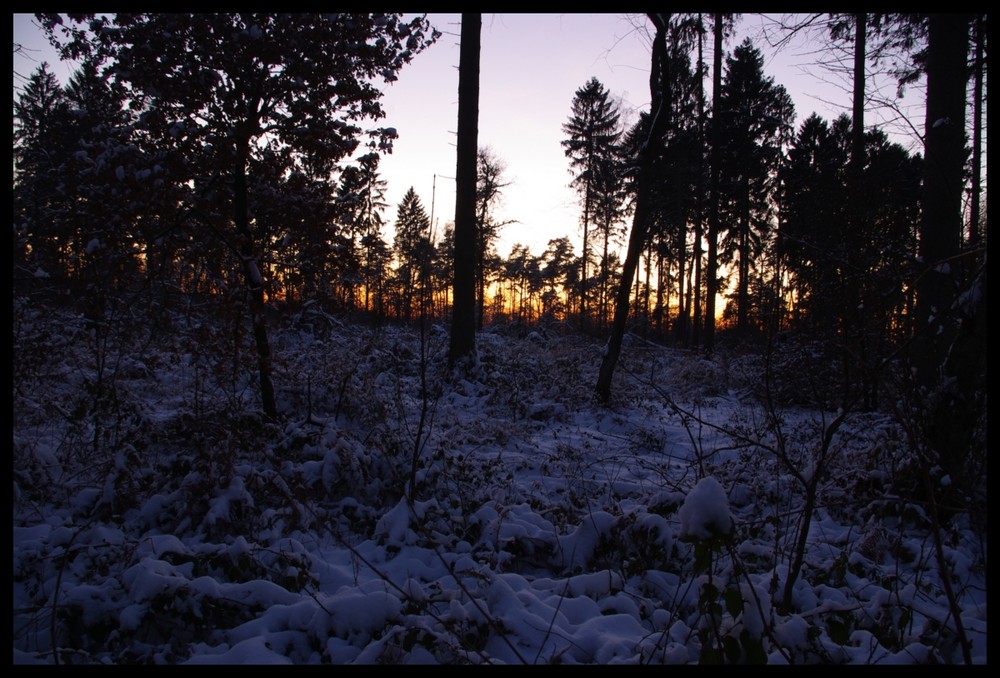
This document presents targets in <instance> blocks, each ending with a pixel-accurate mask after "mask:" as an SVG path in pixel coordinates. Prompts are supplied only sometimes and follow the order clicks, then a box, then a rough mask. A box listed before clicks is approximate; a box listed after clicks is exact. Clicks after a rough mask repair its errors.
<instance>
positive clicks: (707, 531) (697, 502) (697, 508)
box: [680, 476, 733, 539]
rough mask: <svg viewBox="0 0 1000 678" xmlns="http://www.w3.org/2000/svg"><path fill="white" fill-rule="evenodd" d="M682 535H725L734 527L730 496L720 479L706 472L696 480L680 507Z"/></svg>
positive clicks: (685, 536) (700, 537)
mask: <svg viewBox="0 0 1000 678" xmlns="http://www.w3.org/2000/svg"><path fill="white" fill-rule="evenodd" d="M680 519H681V531H680V536H681V537H682V538H693V539H711V538H712V537H714V536H724V535H728V534H729V533H730V532H731V531H732V529H733V517H732V514H730V512H729V500H728V499H727V498H726V492H725V490H723V489H722V485H720V484H719V481H718V480H716V479H715V478H713V477H712V476H707V477H705V478H702V479H701V480H699V481H698V484H697V485H695V486H694V487H693V488H692V489H691V491H690V492H689V493H688V495H687V497H686V498H685V499H684V505H683V506H681V510H680Z"/></svg>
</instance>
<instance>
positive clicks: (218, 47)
mask: <svg viewBox="0 0 1000 678" xmlns="http://www.w3.org/2000/svg"><path fill="white" fill-rule="evenodd" d="M70 16H71V19H72V20H73V21H74V22H75V23H76V24H77V25H79V24H83V23H86V24H87V25H88V26H89V29H90V33H89V34H87V35H84V34H82V33H81V31H80V30H79V28H76V29H74V28H69V29H67V28H59V27H60V26H62V24H63V20H62V18H61V17H60V16H59V15H56V14H40V15H38V18H39V20H40V21H41V22H42V24H43V26H44V27H45V28H46V30H47V31H48V33H49V35H50V36H51V37H52V38H53V39H54V40H55V41H56V42H62V43H63V54H64V55H65V56H79V55H81V54H83V55H85V54H89V53H96V54H97V55H98V56H100V57H102V58H105V59H108V60H109V62H110V64H111V65H110V66H109V68H110V69H111V72H112V73H113V74H114V77H115V78H116V80H117V81H119V82H121V83H123V84H124V85H126V86H127V87H128V88H129V90H130V96H131V98H132V106H133V108H134V109H137V110H141V111H142V115H141V117H140V126H141V128H142V130H143V132H144V133H145V134H148V135H150V137H151V138H153V139H155V140H156V143H157V144H158V146H159V147H160V148H163V149H164V150H169V151H170V155H171V157H172V158H174V159H175V162H174V164H173V167H172V168H171V169H172V171H173V175H174V176H173V178H174V180H175V181H179V182H186V181H191V180H193V181H196V182H202V183H203V184H211V183H213V182H214V181H216V180H218V181H220V182H222V183H224V184H225V185H226V189H227V193H228V200H229V206H230V208H229V215H228V219H227V222H228V223H224V224H217V226H218V227H219V228H220V231H221V232H222V233H225V240H226V241H227V243H228V246H229V247H230V248H231V249H232V250H233V251H234V252H235V254H236V258H237V260H238V262H239V266H240V269H241V274H242V278H243V281H244V285H245V286H246V288H247V290H248V292H249V296H250V300H251V304H250V306H251V321H252V327H253V335H254V340H255V343H256V347H257V354H258V372H259V377H260V389H261V401H262V405H263V409H264V413H265V414H266V415H267V416H269V417H274V416H276V415H277V405H276V402H275V398H274V386H273V383H272V377H271V349H270V343H269V341H268V336H267V327H266V322H265V319H264V313H263V309H264V302H265V296H264V286H265V285H264V275H263V271H262V267H261V258H262V256H263V255H264V254H265V253H264V252H263V247H265V242H264V238H262V234H261V233H260V232H259V228H258V225H257V224H256V223H255V221H254V218H253V214H252V209H251V196H250V194H249V188H248V187H249V186H250V185H251V184H252V183H253V180H252V177H249V178H248V171H252V167H253V162H254V159H255V158H258V157H259V156H260V154H261V153H262V152H263V151H264V150H265V149H266V150H267V151H268V152H269V153H271V154H272V158H271V160H269V161H270V162H279V163H281V164H283V166H284V167H286V168H289V169H291V168H299V169H301V170H302V171H305V172H307V173H309V174H312V175H314V176H328V175H329V174H330V172H331V171H332V170H333V169H334V168H335V165H336V163H337V162H338V161H340V160H341V159H342V158H344V157H345V156H347V155H349V154H350V153H352V152H353V151H354V150H355V148H357V146H358V144H359V137H360V136H361V135H362V133H363V132H362V129H361V128H360V127H359V126H358V123H359V122H360V121H362V120H364V119H369V120H377V119H379V118H381V117H383V115H384V114H383V111H382V108H381V105H380V102H379V100H380V98H381V92H380V91H379V90H378V89H377V87H376V85H375V82H376V81H377V80H378V79H382V80H384V81H386V82H391V81H393V80H395V79H396V77H397V73H398V72H399V71H400V69H402V67H403V66H404V65H405V64H407V63H408V62H409V61H410V60H411V59H412V58H413V56H414V55H415V54H417V53H419V52H420V51H421V50H423V49H424V48H425V47H426V46H427V45H429V44H431V43H432V42H433V41H434V40H435V39H436V38H437V34H436V32H431V31H430V28H429V25H428V24H427V22H426V20H424V19H423V18H417V19H413V20H411V21H402V20H401V18H400V15H394V14H264V13H257V14H243V13H232V14H229V13H212V14H207V13H205V14H171V13H165V14H117V15H115V16H114V17H113V18H111V19H108V18H105V17H103V16H102V17H97V16H96V15H94V14H89V15H79V14H77V15H70ZM58 34H62V35H64V36H66V37H65V38H60V37H59V35H58ZM367 134H368V136H369V138H370V139H371V144H372V145H373V146H374V147H375V148H380V149H387V148H389V147H390V145H391V142H392V139H393V138H394V136H395V130H394V129H391V128H378V129H372V130H370V131H369V132H368V133H367Z"/></svg>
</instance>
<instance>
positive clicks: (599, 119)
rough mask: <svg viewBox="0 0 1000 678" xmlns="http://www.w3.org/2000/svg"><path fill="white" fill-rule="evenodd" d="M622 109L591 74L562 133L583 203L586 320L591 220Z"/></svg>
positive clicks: (582, 304) (583, 313) (583, 305)
mask: <svg viewBox="0 0 1000 678" xmlns="http://www.w3.org/2000/svg"><path fill="white" fill-rule="evenodd" d="M619 119H620V113H619V112H618V107H617V106H616V105H615V104H614V103H613V102H612V101H611V100H610V93H609V92H608V91H607V90H606V89H605V88H604V85H603V84H601V81H600V80H598V79H597V78H591V79H590V80H588V81H587V83H586V84H585V85H584V86H583V87H581V88H580V89H578V90H577V91H576V94H575V95H574V97H573V103H572V114H571V115H570V118H569V122H567V123H566V124H564V125H563V133H564V134H567V135H569V136H568V138H566V139H564V140H563V142H562V145H563V148H564V149H565V153H566V156H567V157H568V158H569V159H570V166H571V171H572V172H575V174H574V176H573V181H572V185H573V186H574V187H575V188H576V190H577V192H578V193H579V195H580V199H581V202H582V204H583V215H582V217H581V220H582V222H583V251H582V254H581V260H582V265H583V270H582V273H581V281H580V282H581V287H580V318H581V321H583V322H586V321H587V313H588V310H587V286H588V279H587V265H588V262H589V259H590V257H591V254H590V228H591V222H592V220H593V219H594V218H595V215H596V214H597V206H598V205H599V203H600V199H599V197H600V193H601V190H602V188H603V189H606V188H607V183H606V182H602V181H601V173H602V168H606V167H607V165H608V164H609V163H612V162H614V156H615V146H616V144H617V143H618V139H619V137H620V136H621V130H620V128H619Z"/></svg>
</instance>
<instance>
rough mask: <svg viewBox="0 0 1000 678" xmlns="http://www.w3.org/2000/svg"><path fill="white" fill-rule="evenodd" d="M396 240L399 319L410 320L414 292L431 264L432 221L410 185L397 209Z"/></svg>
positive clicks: (394, 247) (394, 245)
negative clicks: (429, 252)
mask: <svg viewBox="0 0 1000 678" xmlns="http://www.w3.org/2000/svg"><path fill="white" fill-rule="evenodd" d="M395 226H396V237H395V240H394V241H393V252H394V254H395V257H396V285H397V288H398V298H399V308H398V310H397V316H398V317H402V318H403V319H404V320H410V318H411V312H412V310H413V293H414V291H416V290H417V288H418V285H419V283H420V282H421V280H422V277H421V276H422V275H424V271H425V267H426V266H427V265H428V263H429V262H428V248H431V249H432V246H431V244H430V231H431V220H430V218H429V217H428V216H427V212H426V211H424V206H423V204H422V203H421V202H420V198H419V196H417V193H416V191H414V190H413V187H412V186H411V187H410V188H409V190H407V191H406V194H405V195H404V196H403V199H402V201H400V203H399V205H398V206H397V207H396V224H395Z"/></svg>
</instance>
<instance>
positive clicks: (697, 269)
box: [691, 14, 705, 346]
mask: <svg viewBox="0 0 1000 678" xmlns="http://www.w3.org/2000/svg"><path fill="white" fill-rule="evenodd" d="M704 36H705V31H704V24H703V23H702V16H701V14H698V180H697V183H696V189H695V190H696V192H697V195H696V196H695V215H694V315H693V316H692V318H691V346H698V345H699V344H700V343H701V323H702V318H701V294H702V289H701V268H702V260H701V255H702V250H701V241H702V227H703V226H704V224H703V223H702V218H703V217H704V210H703V208H704V203H705V176H704V174H705V168H704V157H705V151H704V144H705V83H704V73H705V56H704V53H703V50H704Z"/></svg>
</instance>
